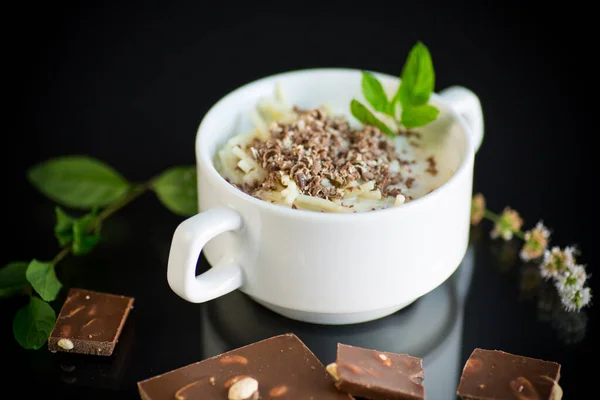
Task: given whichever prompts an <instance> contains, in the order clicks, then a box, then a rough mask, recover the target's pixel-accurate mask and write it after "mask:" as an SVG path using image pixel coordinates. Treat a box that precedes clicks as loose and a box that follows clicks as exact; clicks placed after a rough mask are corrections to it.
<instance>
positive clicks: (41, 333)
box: [13, 296, 56, 350]
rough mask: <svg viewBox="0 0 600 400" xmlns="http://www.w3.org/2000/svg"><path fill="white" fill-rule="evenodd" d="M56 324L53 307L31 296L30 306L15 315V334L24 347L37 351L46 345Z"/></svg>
mask: <svg viewBox="0 0 600 400" xmlns="http://www.w3.org/2000/svg"><path fill="white" fill-rule="evenodd" d="M55 323H56V313H55V312H54V310H53V309H52V307H50V305H49V304H48V303H46V302H44V301H42V300H40V299H38V298H37V297H33V296H31V297H30V299H29V304H28V305H26V306H25V307H23V308H21V309H20V310H19V311H17V313H16V314H15V318H14V319H13V334H14V336H15V339H16V340H17V342H19V344H20V345H21V346H22V347H24V348H26V349H34V350H37V349H39V348H40V347H42V346H43V345H44V344H45V343H46V341H47V340H48V336H50V333H51V332H52V329H53V328H54V324H55Z"/></svg>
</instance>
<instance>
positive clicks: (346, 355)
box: [327, 343, 425, 400]
mask: <svg viewBox="0 0 600 400" xmlns="http://www.w3.org/2000/svg"><path fill="white" fill-rule="evenodd" d="M327 371H328V372H329V373H330V374H331V375H332V376H333V377H334V379H335V380H336V384H335V385H336V386H337V387H338V389H339V390H341V391H343V392H346V393H351V394H353V395H355V396H360V397H364V398H367V399H372V400H404V399H411V400H421V399H424V398H425V388H424V387H423V385H422V382H423V379H424V373H423V366H422V360H421V359H420V358H417V357H412V356H409V355H407V354H395V353H386V352H383V351H377V350H369V349H363V348H361V347H354V346H348V345H345V344H341V343H340V344H338V348H337V359H336V362H335V363H333V364H329V365H328V366H327Z"/></svg>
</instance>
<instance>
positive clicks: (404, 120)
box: [400, 104, 440, 129]
mask: <svg viewBox="0 0 600 400" xmlns="http://www.w3.org/2000/svg"><path fill="white" fill-rule="evenodd" d="M439 113H440V110H438V109H437V108H435V107H434V106H431V105H429V104H424V105H422V106H417V107H404V108H402V116H401V118H400V123H401V124H402V125H404V126H405V127H406V128H408V129H410V128H416V127H418V126H423V125H427V124H428V123H430V122H431V121H435V119H436V118H437V116H438V114H439Z"/></svg>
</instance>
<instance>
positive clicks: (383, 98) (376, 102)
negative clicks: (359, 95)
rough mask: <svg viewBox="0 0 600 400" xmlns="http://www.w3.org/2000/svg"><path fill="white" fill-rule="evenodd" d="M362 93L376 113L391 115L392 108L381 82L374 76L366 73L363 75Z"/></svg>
mask: <svg viewBox="0 0 600 400" xmlns="http://www.w3.org/2000/svg"><path fill="white" fill-rule="evenodd" d="M362 91H363V95H364V96H365V99H367V101H368V102H369V104H371V106H373V108H374V109H375V111H379V112H383V113H386V114H389V111H390V106H389V104H388V98H387V95H386V94H385V91H384V90H383V86H382V85H381V82H379V81H378V80H377V78H375V76H373V75H372V74H370V73H368V72H364V71H363V73H362ZM392 116H393V114H392Z"/></svg>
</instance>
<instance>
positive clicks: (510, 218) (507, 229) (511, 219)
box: [490, 207, 523, 240]
mask: <svg viewBox="0 0 600 400" xmlns="http://www.w3.org/2000/svg"><path fill="white" fill-rule="evenodd" d="M522 225H523V219H522V218H521V217H520V216H519V213H518V212H516V211H515V210H512V209H511V208H510V207H505V208H504V211H503V212H502V214H501V215H500V217H499V218H498V219H497V221H496V223H495V224H494V229H493V230H492V232H491V233H490V236H491V237H492V239H496V238H497V237H501V238H502V239H504V240H510V239H512V237H513V234H514V233H515V232H519V231H520V229H521V226H522Z"/></svg>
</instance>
